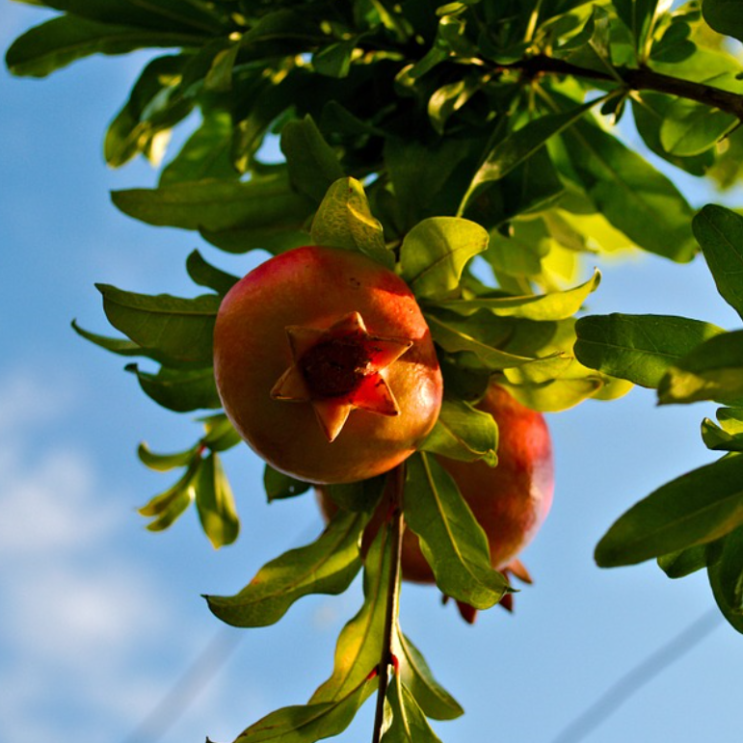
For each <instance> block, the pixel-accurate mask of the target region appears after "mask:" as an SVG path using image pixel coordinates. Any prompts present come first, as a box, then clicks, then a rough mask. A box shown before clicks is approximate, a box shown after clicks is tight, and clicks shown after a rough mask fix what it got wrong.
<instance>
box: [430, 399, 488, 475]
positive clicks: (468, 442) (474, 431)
mask: <svg viewBox="0 0 743 743" xmlns="http://www.w3.org/2000/svg"><path fill="white" fill-rule="evenodd" d="M420 448H421V449H422V450H423V451H428V452H432V453H434V454H441V455H443V456H445V457H449V458H450V459H459V460H461V461H464V462H474V461H475V460H478V459H482V460H483V461H485V462H487V463H488V464H489V465H490V466H491V467H494V466H495V465H496V464H497V462H498V456H497V454H496V452H497V450H498V425H497V424H496V422H495V421H494V420H493V416H492V415H488V414H487V413H483V412H482V411H480V410H476V409H475V408H473V407H472V406H471V405H469V404H468V403H466V402H464V401H463V400H458V399H445V400H444V402H443V405H442V406H441V413H440V414H439V418H438V420H437V421H436V425H435V426H434V428H433V431H431V433H430V434H429V435H428V436H427V437H426V439H425V441H424V442H423V443H422V444H421V445H420Z"/></svg>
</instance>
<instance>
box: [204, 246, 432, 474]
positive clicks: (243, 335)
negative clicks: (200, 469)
mask: <svg viewBox="0 0 743 743" xmlns="http://www.w3.org/2000/svg"><path fill="white" fill-rule="evenodd" d="M214 373H215V378H216V383H217V389H218V390H219V395H220V397H221V399H222V402H223V404H224V408H225V412H226V413H227V415H228V416H229V418H230V420H231V421H232V423H233V425H234V426H235V428H236V429H237V431H238V432H239V433H240V435H241V436H242V437H243V438H244V439H245V441H247V442H248V444H249V445H250V446H251V447H252V448H253V449H254V450H255V451H256V452H257V453H258V454H259V455H260V456H261V457H263V459H265V460H266V461H267V462H268V463H269V464H270V465H271V466H272V467H274V468H276V469H278V470H280V471H282V472H285V473H286V474H289V475H291V476H293V477H296V478H299V479H301V480H305V481H308V482H314V483H344V482H353V481H357V480H363V479H366V478H368V477H372V476H374V475H377V474H380V473H382V472H386V471H387V470H390V469H392V468H393V467H394V466H396V465H397V464H399V463H400V462H401V461H403V460H404V459H406V458H407V457H408V456H410V455H411V454H412V453H413V452H414V451H415V450H416V447H417V445H418V443H419V442H420V441H421V440H422V439H423V438H425V436H426V435H427V434H428V433H429V431H430V430H431V428H432V427H433V425H434V423H435V422H436V419H437V417H438V414H439V409H440V407H441V397H442V379H441V372H440V370H439V365H438V361H437V359H436V352H435V349H434V346H433V342H432V340H431V335H430V332H429V330H428V326H427V325H426V322H425V320H424V318H423V315H422V313H421V311H420V308H419V307H418V304H417V302H416V301H415V298H414V297H413V294H412V292H411V291H410V289H409V288H408V286H407V285H406V284H405V282H404V281H403V280H402V279H401V278H399V277H398V276H397V275H395V274H394V273H393V272H392V271H389V270H388V269H386V268H384V267H383V266H381V265H379V264H378V263H376V262H374V261H372V260H371V259H369V258H367V257H365V256H363V255H362V254H360V253H355V252H352V251H349V250H339V249H335V248H326V247H318V246H309V247H303V248H296V249H295V250H291V251H288V252H286V253H282V254H280V255H278V256H276V257H275V258H272V259H270V260H268V261H266V262H265V263H263V264H261V265H260V266H258V268H256V269H255V270H253V271H251V272H250V273H249V274H248V275H247V276H245V277H244V278H243V279H242V280H241V281H239V282H238V283H237V284H236V285H235V286H234V287H233V288H232V289H231V290H230V292H229V293H228V294H227V296H226V297H225V298H224V300H223V302H222V305H221V307H220V309H219V313H218V316H217V322H216V326H215V329H214Z"/></svg>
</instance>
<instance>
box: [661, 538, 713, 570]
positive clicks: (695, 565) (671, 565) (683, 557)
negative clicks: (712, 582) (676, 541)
mask: <svg viewBox="0 0 743 743" xmlns="http://www.w3.org/2000/svg"><path fill="white" fill-rule="evenodd" d="M658 566H659V567H660V568H661V569H662V570H663V572H664V573H665V574H666V575H667V576H668V577H669V578H685V577H686V576H687V575H691V574H692V573H695V572H696V571H697V570H701V569H702V568H705V567H707V545H706V544H699V545H697V546H696V547H689V548H688V549H683V550H679V551H678V552H671V553H669V554H667V555H661V556H660V557H659V558H658Z"/></svg>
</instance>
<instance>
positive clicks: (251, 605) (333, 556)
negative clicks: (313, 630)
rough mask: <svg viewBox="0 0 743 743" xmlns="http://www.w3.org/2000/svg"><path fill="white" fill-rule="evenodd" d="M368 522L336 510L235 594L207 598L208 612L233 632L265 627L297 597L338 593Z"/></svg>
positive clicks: (356, 562) (350, 575) (364, 516)
mask: <svg viewBox="0 0 743 743" xmlns="http://www.w3.org/2000/svg"><path fill="white" fill-rule="evenodd" d="M368 520H369V512H363V513H350V512H347V511H338V512H337V513H336V515H335V517H334V518H333V520H332V521H331V522H330V523H329V524H328V526H327V528H326V529H325V531H324V532H323V533H322V534H321V535H320V537H319V539H317V541H315V542H313V543H312V544H309V545H307V546H306V547H299V548H297V549H293V550H289V551H288V552H285V553H284V554H283V555H281V556H280V557H277V558H276V559H275V560H271V562H269V563H267V564H266V565H264V566H263V567H262V568H261V569H260V570H259V571H258V573H257V574H256V576H255V577H254V578H253V580H252V581H250V583H249V584H248V585H247V586H245V588H243V589H242V591H240V593H238V594H237V595H235V596H230V597H226V596H207V597H206V599H207V601H208V603H209V608H210V609H211V610H212V612H214V614H215V615H216V616H218V617H219V618H220V619H221V620H222V621H223V622H227V623H228V624H232V625H235V626H236V627H265V626H267V625H269V624H274V623H275V622H278V621H279V619H281V617H283V616H284V614H286V612H287V611H288V610H289V608H290V607H291V605H292V604H293V603H294V602H295V601H297V600H298V599H300V598H302V597H303V596H307V595H308V594H313V593H323V594H331V595H337V594H339V593H343V591H345V590H346V589H347V588H348V586H349V585H350V584H351V581H352V580H353V579H354V577H355V576H356V574H357V573H358V572H359V569H360V568H361V553H360V547H361V535H362V533H363V531H364V527H365V526H366V523H367V521H368ZM367 673H368V670H367Z"/></svg>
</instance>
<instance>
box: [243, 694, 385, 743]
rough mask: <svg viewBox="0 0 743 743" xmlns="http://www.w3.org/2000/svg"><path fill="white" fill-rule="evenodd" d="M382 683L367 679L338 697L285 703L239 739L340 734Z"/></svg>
mask: <svg viewBox="0 0 743 743" xmlns="http://www.w3.org/2000/svg"><path fill="white" fill-rule="evenodd" d="M378 685H379V680H378V679H370V680H363V681H362V682H361V683H360V684H358V685H357V686H356V687H355V688H353V689H351V690H350V691H349V692H348V693H347V694H346V695H344V696H342V697H339V698H338V699H334V700H332V701H328V702H316V703H312V702H310V703H309V704H306V705H296V706H293V707H283V708H282V709H279V710H276V711H275V712H271V713H270V714H268V715H266V717H264V718H263V719H262V720H259V721H258V722H256V723H255V724H254V725H251V726H250V727H249V728H247V730H244V731H243V732H242V733H241V734H240V735H239V736H238V737H237V739H236V740H235V743H314V742H315V741H317V740H323V739H324V738H332V737H334V736H336V735H340V734H341V733H342V732H343V731H344V730H345V729H346V728H347V727H348V726H349V725H350V724H351V721H352V720H353V718H354V717H355V716H356V712H357V711H358V709H359V707H361V705H362V704H363V703H364V702H365V701H366V700H367V698H368V697H369V696H370V695H371V694H372V693H373V692H374V690H375V689H376V688H377V686H378Z"/></svg>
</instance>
